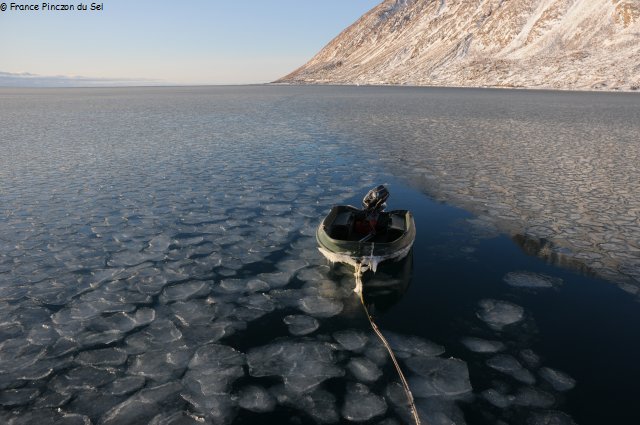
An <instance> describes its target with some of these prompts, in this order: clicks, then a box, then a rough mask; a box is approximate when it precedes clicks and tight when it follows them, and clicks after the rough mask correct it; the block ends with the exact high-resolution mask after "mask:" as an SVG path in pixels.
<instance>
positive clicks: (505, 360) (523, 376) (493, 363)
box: [487, 354, 536, 385]
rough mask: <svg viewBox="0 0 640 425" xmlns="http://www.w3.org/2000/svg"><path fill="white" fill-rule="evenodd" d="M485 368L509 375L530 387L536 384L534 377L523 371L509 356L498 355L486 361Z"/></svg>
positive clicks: (520, 365) (517, 362) (518, 363)
mask: <svg viewBox="0 0 640 425" xmlns="http://www.w3.org/2000/svg"><path fill="white" fill-rule="evenodd" d="M487 366H489V367H491V368H493V369H495V370H498V371H500V372H502V373H505V374H507V375H510V376H512V377H514V378H515V379H517V380H518V381H520V382H523V383H525V384H530V385H531V384H534V383H535V382H536V378H535V376H533V374H532V373H531V372H529V371H528V370H527V369H525V368H524V367H523V366H522V364H520V362H519V361H518V360H517V359H516V358H515V357H513V356H511V355H509V354H498V355H496V356H494V357H491V358H490V359H488V360H487Z"/></svg>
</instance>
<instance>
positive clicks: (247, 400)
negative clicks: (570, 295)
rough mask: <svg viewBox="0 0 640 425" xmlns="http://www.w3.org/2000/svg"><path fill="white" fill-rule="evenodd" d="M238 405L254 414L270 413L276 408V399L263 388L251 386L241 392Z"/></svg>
mask: <svg viewBox="0 0 640 425" xmlns="http://www.w3.org/2000/svg"><path fill="white" fill-rule="evenodd" d="M238 405H239V406H240V407H242V408H243V409H247V410H250V411H252V412H257V413H262V412H270V411H272V410H273V409H274V408H275V407H276V398H275V397H274V396H273V395H272V394H271V393H270V392H268V391H267V390H265V389H264V388H262V387H258V386H255V385H249V386H246V387H244V388H242V389H241V390H240V392H239V394H238Z"/></svg>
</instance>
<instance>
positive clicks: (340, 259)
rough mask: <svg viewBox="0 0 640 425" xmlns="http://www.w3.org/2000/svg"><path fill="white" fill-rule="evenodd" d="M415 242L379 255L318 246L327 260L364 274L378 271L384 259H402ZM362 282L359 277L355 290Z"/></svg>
mask: <svg viewBox="0 0 640 425" xmlns="http://www.w3.org/2000/svg"><path fill="white" fill-rule="evenodd" d="M412 247H413V244H410V245H408V246H407V247H405V248H403V249H401V250H399V251H396V252H394V253H393V254H390V255H379V256H374V255H370V256H352V255H349V254H344V253H339V252H331V251H329V250H327V249H325V248H322V247H318V250H319V251H320V253H321V254H322V255H324V256H325V258H326V259H327V260H329V261H330V262H331V263H334V264H335V263H343V264H347V265H350V266H352V267H353V268H354V269H355V270H356V274H360V275H361V274H362V273H364V272H366V271H367V270H371V271H372V272H374V273H375V272H376V270H377V269H378V265H379V264H380V263H382V262H383V261H388V260H393V261H400V260H402V259H403V258H404V257H406V256H407V254H409V251H411V248H412ZM371 251H373V244H372V246H371ZM361 285H362V282H361V280H360V279H357V284H356V287H355V289H354V292H359V291H360V290H361Z"/></svg>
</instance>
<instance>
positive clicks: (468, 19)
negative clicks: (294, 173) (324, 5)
mask: <svg viewBox="0 0 640 425" xmlns="http://www.w3.org/2000/svg"><path fill="white" fill-rule="evenodd" d="M277 82H281V83H335V84H410V85H440V86H496V87H536V88H556V89H622V90H640V0H385V1H384V2H382V3H381V4H380V5H378V6H377V7H375V8H374V9H372V10H371V11H369V12H368V13H366V14H365V15H364V16H362V17H361V18H360V19H359V20H358V21H357V22H355V23H354V24H353V25H351V26H350V27H349V28H347V29H346V30H344V31H343V32H342V33H341V34H340V35H338V36H337V37H336V38H335V39H334V40H332V41H331V42H330V43H329V44H328V45H327V46H325V47H324V48H323V49H322V50H321V51H320V52H319V53H318V54H317V55H316V56H315V57H313V58H312V59H311V60H310V61H309V62H308V63H307V64H305V65H304V66H302V67H300V68H299V69H297V70H296V71H294V72H292V73H291V74H289V75H287V76H285V77H283V78H282V79H280V80H278V81H277Z"/></svg>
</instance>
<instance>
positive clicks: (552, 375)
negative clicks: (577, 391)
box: [538, 367, 576, 391]
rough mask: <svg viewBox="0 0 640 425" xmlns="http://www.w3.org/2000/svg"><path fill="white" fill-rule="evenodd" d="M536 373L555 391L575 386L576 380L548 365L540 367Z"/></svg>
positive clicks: (566, 389)
mask: <svg viewBox="0 0 640 425" xmlns="http://www.w3.org/2000/svg"><path fill="white" fill-rule="evenodd" d="M538 374H539V375H540V376H541V377H542V379H544V380H545V381H547V382H548V383H549V384H551V386H552V387H553V389H554V390H556V391H568V390H570V389H572V388H573V387H575V386H576V381H575V379H573V378H572V377H570V376H569V375H567V374H566V373H564V372H561V371H559V370H556V369H551V368H550V367H542V368H540V370H539V371H538Z"/></svg>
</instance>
